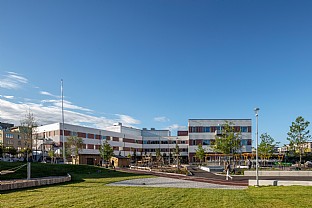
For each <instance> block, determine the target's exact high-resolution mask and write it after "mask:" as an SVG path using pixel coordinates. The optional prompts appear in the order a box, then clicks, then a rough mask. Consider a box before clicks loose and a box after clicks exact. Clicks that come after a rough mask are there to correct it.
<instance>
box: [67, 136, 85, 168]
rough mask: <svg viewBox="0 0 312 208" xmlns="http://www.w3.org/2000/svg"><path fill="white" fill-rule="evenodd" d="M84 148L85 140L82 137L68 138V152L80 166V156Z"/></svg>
mask: <svg viewBox="0 0 312 208" xmlns="http://www.w3.org/2000/svg"><path fill="white" fill-rule="evenodd" d="M82 146H83V140H82V138H81V137H77V136H70V137H68V138H67V148H66V149H67V150H68V151H69V153H70V154H71V156H72V161H73V162H74V164H78V156H79V152H80V151H81V149H82Z"/></svg>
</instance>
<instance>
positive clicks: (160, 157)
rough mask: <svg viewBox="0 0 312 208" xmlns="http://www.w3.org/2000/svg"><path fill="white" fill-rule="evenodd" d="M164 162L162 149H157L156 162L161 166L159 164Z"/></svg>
mask: <svg viewBox="0 0 312 208" xmlns="http://www.w3.org/2000/svg"><path fill="white" fill-rule="evenodd" d="M161 160H162V155H161V153H160V149H159V148H158V149H156V161H157V165H159V163H160V162H161Z"/></svg>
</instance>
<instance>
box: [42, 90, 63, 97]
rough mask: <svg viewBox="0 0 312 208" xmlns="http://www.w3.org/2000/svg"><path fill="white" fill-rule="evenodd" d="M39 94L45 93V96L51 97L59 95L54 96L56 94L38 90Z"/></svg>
mask: <svg viewBox="0 0 312 208" xmlns="http://www.w3.org/2000/svg"><path fill="white" fill-rule="evenodd" d="M39 93H40V94H41V95H47V96H51V97H56V98H57V97H59V96H56V95H53V94H51V93H49V92H46V91H40V92H39Z"/></svg>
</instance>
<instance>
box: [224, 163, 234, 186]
mask: <svg viewBox="0 0 312 208" xmlns="http://www.w3.org/2000/svg"><path fill="white" fill-rule="evenodd" d="M225 171H226V180H227V181H228V180H229V178H231V180H233V177H232V176H230V172H231V164H230V162H229V161H227V162H226V168H225Z"/></svg>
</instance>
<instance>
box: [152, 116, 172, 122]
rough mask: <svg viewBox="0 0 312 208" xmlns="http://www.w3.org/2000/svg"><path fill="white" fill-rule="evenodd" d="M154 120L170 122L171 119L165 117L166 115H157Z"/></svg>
mask: <svg viewBox="0 0 312 208" xmlns="http://www.w3.org/2000/svg"><path fill="white" fill-rule="evenodd" d="M154 121H157V122H168V121H170V119H169V118H167V117H165V116H160V117H155V118H154Z"/></svg>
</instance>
